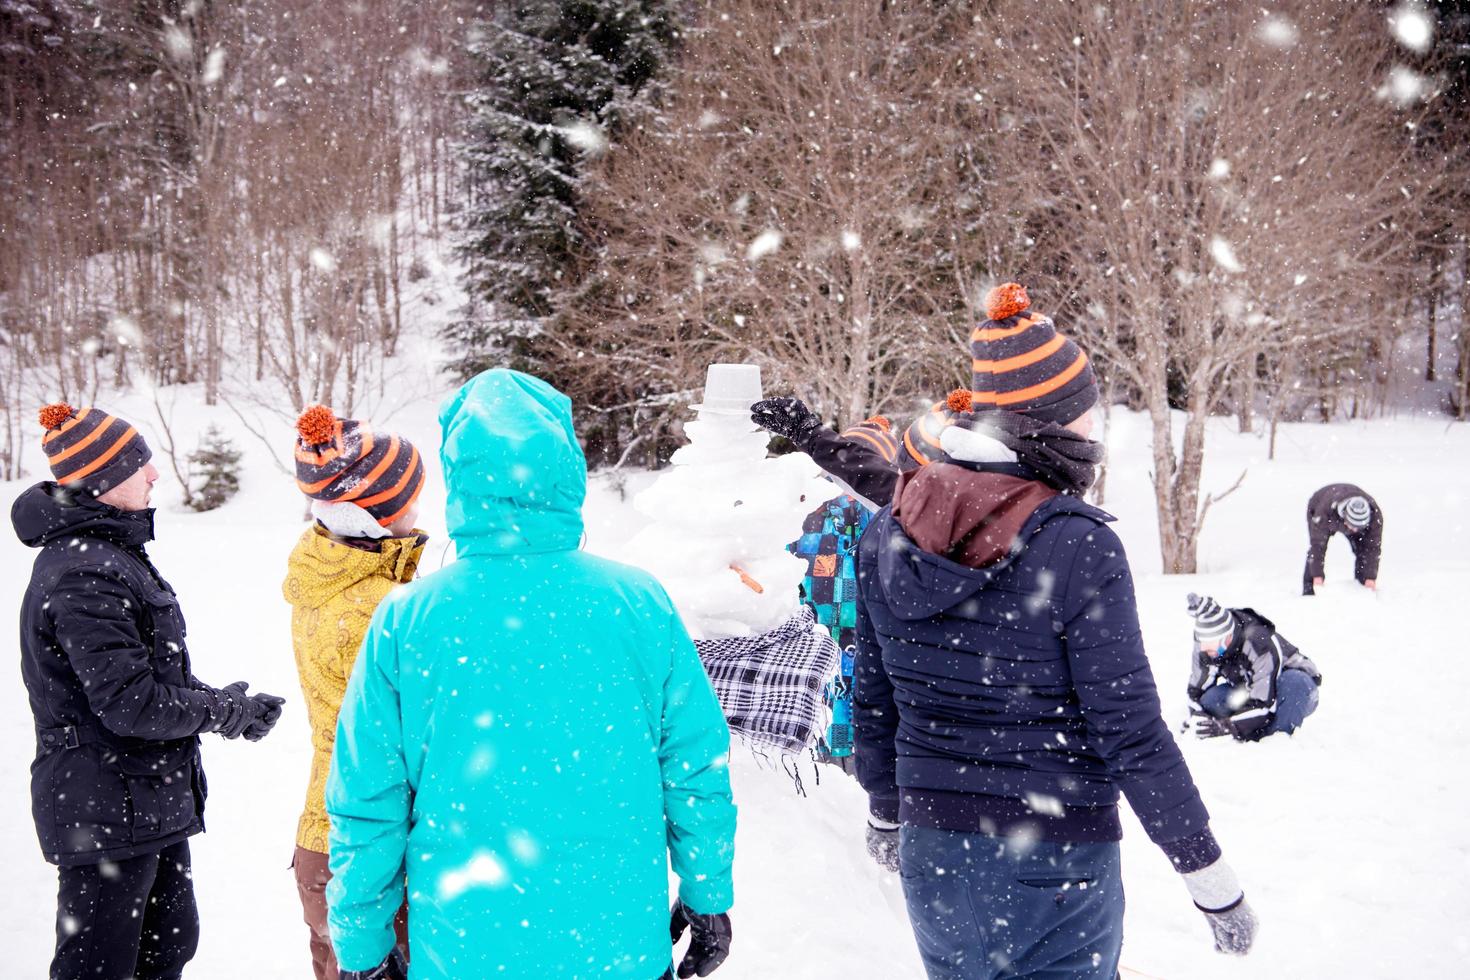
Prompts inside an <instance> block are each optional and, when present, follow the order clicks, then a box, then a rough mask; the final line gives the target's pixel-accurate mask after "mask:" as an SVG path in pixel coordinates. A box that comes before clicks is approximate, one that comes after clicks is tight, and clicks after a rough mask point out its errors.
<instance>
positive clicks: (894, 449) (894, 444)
mask: <svg viewBox="0 0 1470 980" xmlns="http://www.w3.org/2000/svg"><path fill="white" fill-rule="evenodd" d="M840 436H841V437H842V438H843V439H854V440H857V441H859V442H864V443H867V445H868V446H869V447H871V448H872V449H875V450H877V452H878V455H880V456H882V457H883V461H884V462H885V463H890V464H892V463H897V462H898V451H899V446H898V436H896V435H894V434H893V423H892V422H890V421H888V419H886V418H884V417H883V416H881V415H874V416H873V417H872V418H870V419H864V420H863V421H861V422H859V423H858V424H857V425H851V426H848V427H847V428H846V429H843V430H842V432H841V433H840Z"/></svg>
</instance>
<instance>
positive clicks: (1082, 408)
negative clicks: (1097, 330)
mask: <svg viewBox="0 0 1470 980" xmlns="http://www.w3.org/2000/svg"><path fill="white" fill-rule="evenodd" d="M1030 306H1031V298H1030V297H1029V296H1027V295H1026V289H1025V287H1024V286H1022V285H1021V284H1020V283H1014V282H1008V283H1006V284H1005V285H1002V286H997V287H995V288H994V289H992V290H991V291H990V293H989V294H988V295H987V296H986V297H985V315H986V316H987V317H989V319H988V320H986V321H985V322H984V323H982V324H980V326H978V327H976V328H975V331H974V333H972V334H971V335H970V354H971V356H972V358H973V363H972V366H971V369H972V371H973V374H972V376H971V381H970V390H971V392H972V394H973V396H974V399H975V405H976V407H977V408H989V407H992V406H993V407H995V408H1000V409H1004V410H1005V411H1007V412H1017V413H1019V414H1021V415H1029V416H1031V417H1032V418H1035V419H1041V420H1042V421H1044V422H1055V423H1056V424H1057V425H1066V424H1067V423H1069V422H1073V421H1075V420H1077V419H1079V418H1081V417H1082V415H1083V414H1084V413H1086V412H1087V410H1088V409H1090V408H1092V406H1093V405H1095V404H1097V398H1098V393H1097V380H1096V378H1094V377H1093V373H1092V365H1091V364H1090V363H1088V360H1087V355H1086V354H1084V353H1083V352H1082V349H1081V348H1079V347H1078V346H1077V345H1076V344H1075V343H1073V342H1072V341H1070V340H1068V339H1067V338H1066V337H1063V336H1062V335H1061V334H1059V333H1057V329H1056V327H1055V326H1054V325H1053V324H1052V322H1051V320H1050V319H1048V318H1047V317H1045V316H1042V315H1041V314H1040V313H1034V312H1031V311H1030V309H1029V307H1030Z"/></svg>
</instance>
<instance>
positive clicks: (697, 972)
mask: <svg viewBox="0 0 1470 980" xmlns="http://www.w3.org/2000/svg"><path fill="white" fill-rule="evenodd" d="M685 927H688V929H689V950H688V952H686V953H685V954H684V960H683V962H681V963H680V964H679V976H680V977H696V976H697V977H707V976H709V975H710V974H711V973H714V972H715V970H717V969H719V967H720V964H721V963H723V962H725V957H727V956H729V955H730V937H731V935H732V933H731V931H730V916H728V915H727V914H725V913H724V912H721V913H719V914H717V915H700V914H699V913H698V912H695V911H693V910H692V909H690V908H689V906H687V905H685V904H684V903H683V902H681V901H676V902H674V907H673V909H671V910H670V912H669V940H670V942H673V943H675V944H677V943H678V942H679V937H681V936H683V935H684V929H685Z"/></svg>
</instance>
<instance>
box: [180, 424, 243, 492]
mask: <svg viewBox="0 0 1470 980" xmlns="http://www.w3.org/2000/svg"><path fill="white" fill-rule="evenodd" d="M189 467H190V470H191V473H190V477H191V478H192V479H193V480H198V481H199V484H198V486H196V487H194V488H193V493H192V494H190V496H189V501H188V503H189V506H190V507H192V508H194V509H195V510H198V511H205V510H214V509H215V508H216V507H219V506H221V505H222V504H224V503H225V502H226V501H228V500H229V499H230V498H231V497H233V496H234V495H235V494H236V493H238V492H239V490H240V451H239V450H238V449H236V448H235V444H234V442H232V441H231V440H230V437H229V436H227V435H225V434H224V433H223V432H221V431H220V430H219V428H218V427H217V426H213V425H211V426H210V427H209V428H208V429H206V430H205V432H204V435H203V436H202V437H201V438H200V440H199V448H198V449H196V450H195V451H194V452H192V453H190V454H189Z"/></svg>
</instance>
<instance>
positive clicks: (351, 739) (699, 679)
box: [327, 369, 735, 980]
mask: <svg viewBox="0 0 1470 980" xmlns="http://www.w3.org/2000/svg"><path fill="white" fill-rule="evenodd" d="M439 422H440V424H441V426H442V428H443V435H444V441H443V449H442V450H441V459H442V461H443V466H444V477H445V482H446V484H447V487H448V492H449V496H448V503H447V507H446V510H447V518H448V526H449V535H450V537H451V538H452V539H453V540H454V545H455V552H456V555H457V559H456V561H455V562H454V563H453V564H451V565H449V566H448V567H446V568H443V569H441V570H439V571H437V572H434V573H433V574H431V575H428V576H426V577H425V578H422V579H419V580H418V581H416V582H412V583H409V584H407V585H404V586H401V587H399V588H396V589H394V590H393V591H392V592H390V593H389V594H388V596H387V598H385V599H384V600H383V601H382V603H381V604H380V605H379V606H378V609H377V612H376V613H374V615H373V621H372V624H371V625H370V626H369V628H368V631H367V636H366V638H365V639H364V641H363V647H362V651H361V653H359V655H358V660H357V664H356V666H355V667H354V668H353V672H352V678H351V680H350V681H349V682H348V685H347V693H346V696H345V698H344V699H343V702H342V711H341V715H340V719H339V721H338V726H337V741H336V751H335V753H334V754H333V756H332V770H331V775H330V777H329V779H328V783H327V812H328V814H329V815H330V817H331V837H330V854H331V870H332V880H331V883H330V884H329V885H328V886H327V902H328V906H329V922H330V924H331V930H332V943H333V946H335V948H336V951H337V959H338V961H339V963H340V964H341V966H342V969H343V970H344V971H345V972H344V974H343V975H344V977H351V978H356V977H367V976H373V977H377V976H401V966H400V965H399V964H397V963H396V962H394V960H395V956H394V936H393V930H392V921H393V916H394V913H395V912H396V911H397V909H398V905H399V901H400V896H401V892H400V883H401V882H402V881H403V880H404V877H405V876H407V885H408V895H409V900H408V902H409V914H408V929H409V946H410V948H411V949H412V950H413V972H414V976H415V977H417V978H426V977H434V978H445V980H463V978H468V977H491V976H494V977H505V978H507V980H516V978H521V980H531V978H537V980H539V978H542V977H552V976H558V977H561V976H565V977H571V976H583V977H589V976H598V977H601V976H617V977H626V978H629V980H655V978H657V977H660V976H672V974H673V970H672V967H671V965H670V964H671V959H672V957H671V950H670V936H671V935H672V936H673V937H674V940H675V941H677V940H678V938H679V936H680V935H682V934H683V933H684V932H685V931H686V930H687V931H689V932H690V933H691V934H692V940H691V943H690V948H689V951H688V953H687V955H686V956H685V957H684V959H683V960H682V962H681V963H680V965H679V973H678V975H679V976H680V977H690V976H693V975H695V974H696V973H698V975H699V976H705V975H707V974H708V973H710V972H711V971H712V970H714V969H715V968H716V967H717V966H719V965H720V963H721V962H722V961H723V960H724V959H725V957H726V955H727V954H728V952H729V948H730V936H731V930H730V919H729V916H728V915H727V914H726V912H727V910H728V909H729V908H730V905H731V903H732V901H733V892H732V877H731V865H732V861H733V858H734V840H735V806H734V803H733V802H732V801H731V795H730V779H729V772H728V764H729V749H730V732H729V728H728V727H727V725H726V723H725V717H724V715H723V713H722V712H721V710H720V705H719V702H718V701H717V700H716V699H715V694H714V690H713V688H712V687H711V686H710V682H709V677H708V676H707V675H706V673H705V671H704V667H703V666H702V665H701V663H700V661H699V656H698V655H697V654H696V653H695V650H694V644H693V642H692V641H691V640H690V639H689V635H688V633H687V632H686V631H685V629H684V626H683V624H682V623H681V622H680V620H679V616H678V614H677V613H676V612H675V610H674V607H673V604H672V603H671V602H670V600H669V598H668V595H667V594H666V593H665V592H664V590H663V588H662V587H660V586H659V584H658V583H657V581H655V580H654V578H653V577H652V576H650V575H648V574H647V573H646V572H642V571H639V570H637V569H634V568H630V567H628V566H626V565H620V564H618V563H616V562H612V561H607V560H605V559H602V558H595V557H593V556H591V555H588V554H587V553H585V552H583V551H581V550H579V546H580V542H581V540H582V503H583V499H584V498H585V496H586V492H587V465H586V462H585V460H584V459H583V456H582V450H581V448H580V447H579V446H578V444H577V437H576V434H575V432H574V431H573V429H572V408H571V401H570V400H569V399H568V398H567V397H566V396H565V395H563V394H562V393H561V392H559V391H557V390H556V389H555V388H553V387H551V386H550V385H548V384H546V383H545V382H544V381H541V380H539V379H537V378H533V377H530V376H528V375H525V374H520V373H518V372H514V371H507V370H501V369H496V370H491V371H486V372H485V373H483V374H480V375H479V376H477V377H475V378H473V379H471V380H470V381H469V382H467V383H466V384H465V385H464V386H463V387H462V388H460V389H459V391H458V392H457V393H455V394H454V395H453V396H451V397H450V398H449V399H448V400H446V402H445V403H444V405H443V407H442V408H441V409H440V413H439ZM670 861H672V864H673V870H674V872H675V873H676V874H677V875H678V877H679V880H680V885H679V894H678V899H677V901H675V903H674V905H673V911H672V913H671V914H670V915H667V916H666V915H665V914H664V909H666V908H667V907H668V906H667V901H668V886H669V880H668V868H669V863H670ZM373 971H379V972H373Z"/></svg>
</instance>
